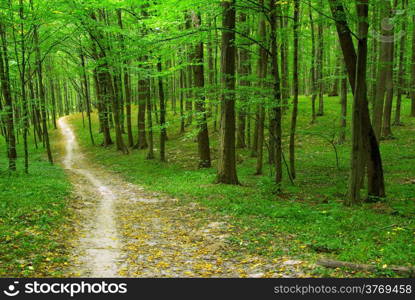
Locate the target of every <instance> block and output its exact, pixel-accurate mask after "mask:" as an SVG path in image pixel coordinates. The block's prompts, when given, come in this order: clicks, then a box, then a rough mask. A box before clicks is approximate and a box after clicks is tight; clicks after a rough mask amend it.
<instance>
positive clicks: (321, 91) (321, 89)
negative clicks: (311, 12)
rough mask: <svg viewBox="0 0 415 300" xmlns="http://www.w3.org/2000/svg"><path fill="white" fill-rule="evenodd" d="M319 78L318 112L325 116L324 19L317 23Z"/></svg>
mask: <svg viewBox="0 0 415 300" xmlns="http://www.w3.org/2000/svg"><path fill="white" fill-rule="evenodd" d="M320 7H321V8H323V0H320ZM317 36H318V38H317V40H318V46H317V74H318V77H317V80H318V112H317V116H324V82H323V79H324V72H323V67H324V28H323V23H322V20H319V22H318V25H317Z"/></svg>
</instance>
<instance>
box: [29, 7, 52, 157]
mask: <svg viewBox="0 0 415 300" xmlns="http://www.w3.org/2000/svg"><path fill="white" fill-rule="evenodd" d="M31 1H32V0H31ZM32 5H33V4H32ZM33 38H34V43H35V52H36V66H37V77H38V81H39V98H40V101H41V115H42V124H43V128H42V132H43V141H44V143H45V146H46V151H47V155H48V160H49V162H50V163H51V164H53V157H52V150H51V147H50V142H49V133H48V125H47V116H46V96H45V87H44V85H43V71H42V60H41V57H42V55H41V53H40V46H39V36H38V26H35V27H34V32H33Z"/></svg>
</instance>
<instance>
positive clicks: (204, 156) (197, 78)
mask: <svg viewBox="0 0 415 300" xmlns="http://www.w3.org/2000/svg"><path fill="white" fill-rule="evenodd" d="M192 20H193V27H195V28H199V27H200V26H201V23H202V20H201V17H200V14H195V13H194V12H193V15H192ZM203 63H204V60H203V42H198V43H197V44H196V47H195V53H194V66H193V76H194V83H195V87H196V88H197V89H198V90H197V92H196V95H197V96H196V97H197V100H196V103H195V107H196V111H197V126H198V134H197V143H198V150H199V168H210V167H211V162H210V147H209V132H208V125H207V118H206V108H205V99H206V97H205V74H204V66H203Z"/></svg>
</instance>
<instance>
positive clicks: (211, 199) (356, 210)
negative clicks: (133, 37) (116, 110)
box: [72, 97, 415, 276]
mask: <svg viewBox="0 0 415 300" xmlns="http://www.w3.org/2000/svg"><path fill="white" fill-rule="evenodd" d="M350 101H351V100H350ZM338 103H339V100H338V98H326V103H325V104H326V116H324V117H320V118H318V120H317V123H316V124H314V125H310V118H309V115H310V113H309V111H310V107H309V106H310V105H309V99H308V98H307V97H301V99H300V109H299V116H300V119H299V127H298V137H297V158H298V159H297V173H298V174H297V175H298V178H297V180H296V182H295V186H293V185H292V184H291V183H290V182H289V180H288V179H287V174H285V181H284V183H283V193H282V194H276V193H275V185H274V183H273V174H272V173H273V172H272V168H271V167H270V166H269V165H267V164H265V165H264V176H254V175H253V173H254V170H255V159H253V158H250V157H249V151H248V150H242V151H238V160H239V164H238V176H239V179H240V181H241V183H242V184H243V185H242V186H228V185H218V184H214V180H215V169H214V168H212V169H209V170H198V169H197V168H196V166H197V144H196V143H195V139H194V131H192V129H191V128H189V129H188V133H186V134H185V135H184V136H181V135H179V134H178V126H179V124H178V123H179V122H178V120H177V116H176V117H175V116H173V115H172V114H170V115H169V116H168V120H170V122H169V127H168V136H169V141H168V143H167V158H168V160H169V162H168V163H160V162H159V161H157V160H154V161H148V160H146V159H145V156H146V151H132V152H131V154H130V155H127V156H125V155H122V154H121V153H118V152H116V151H115V150H114V148H113V147H109V148H102V147H100V146H91V144H90V141H89V135H88V131H87V130H86V129H84V128H83V125H82V120H81V118H80V116H77V117H75V118H73V121H72V122H73V124H74V125H75V126H76V129H77V133H78V136H79V139H80V143H81V146H82V147H83V148H84V149H85V151H86V152H88V154H89V155H90V156H91V157H92V158H93V159H94V160H95V161H96V162H98V163H100V164H102V165H104V166H106V167H107V168H109V169H111V170H113V171H115V172H119V173H121V174H122V175H123V176H124V177H125V178H126V179H127V180H129V181H131V182H133V183H137V184H140V185H142V186H144V187H146V188H147V189H149V190H153V191H160V192H165V193H167V194H169V195H171V196H173V197H176V198H178V199H180V200H182V201H193V202H199V203H201V204H203V205H205V206H206V207H209V208H210V209H211V211H212V212H214V213H219V214H226V215H229V216H231V219H230V222H232V223H233V225H235V226H236V227H237V228H238V229H239V230H238V233H237V234H235V235H234V236H232V237H231V241H232V243H233V244H234V245H235V249H237V248H240V247H243V248H244V249H245V250H247V251H250V252H252V253H258V254H262V255H267V256H270V257H277V256H279V255H282V254H284V255H292V256H297V257H301V258H305V259H309V260H311V261H313V260H315V259H317V258H318V257H329V258H335V259H339V260H344V261H350V262H358V263H371V264H376V265H377V266H379V267H380V268H381V267H382V266H384V265H413V264H414V258H415V243H414V238H415V222H414V216H415V185H414V184H412V183H411V180H412V181H413V180H414V179H415V170H414V165H415V164H414V162H415V153H414V148H413V145H414V140H415V135H414V133H415V120H414V119H410V118H409V117H407V116H408V111H409V100H408V99H405V100H404V103H403V106H404V111H403V117H402V120H403V122H404V123H405V125H406V126H405V127H394V128H393V132H394V134H395V137H396V139H395V140H390V141H384V142H382V149H381V151H382V155H383V159H384V168H385V178H386V185H387V193H388V198H387V199H386V200H385V201H384V202H382V203H377V204H364V205H361V206H357V207H352V208H348V207H345V206H344V205H343V200H344V198H345V197H346V193H347V180H348V174H349V172H348V169H349V157H350V144H349V143H346V144H344V145H337V148H338V151H339V168H337V166H336V159H335V154H334V151H333V149H332V147H331V146H330V143H329V142H328V140H330V139H331V138H332V136H333V135H335V134H336V133H337V132H338V126H337V124H338V121H339V118H338V114H339V110H340V107H339V106H340V105H339V104H338ZM349 111H351V108H349ZM133 115H134V116H135V115H136V113H135V111H134V113H133ZM288 119H289V117H288V115H287V116H285V123H284V128H285V132H286V133H287V130H288V128H289V127H288V125H289V123H288ZM133 124H136V120H135V119H134V120H133ZM348 124H350V116H349V121H348ZM349 131H350V130H349ZM94 132H95V140H96V141H98V142H100V141H101V140H102V138H101V137H100V135H99V134H98V133H97V120H96V116H95V115H94ZM210 132H211V146H212V156H213V158H214V161H213V162H214V164H215V163H216V156H217V155H216V148H217V135H216V134H212V130H211V126H210ZM348 134H349V132H348ZM135 136H136V135H135ZM348 138H350V136H348ZM155 142H156V148H157V147H158V145H157V142H158V133H156V134H155ZM284 145H285V147H287V145H288V141H287V138H286V137H285V139H284ZM286 150H287V149H286ZM286 153H288V151H286ZM157 154H158V152H157V151H156V155H157ZM384 267H385V266H384ZM315 272H316V274H318V275H320V276H321V275H327V274H329V275H331V276H371V275H369V274H363V275H362V273H357V274H352V273H341V272H340V273H338V271H334V272H329V273H327V272H328V271H327V270H323V269H316V271H315ZM380 275H384V276H394V274H392V273H390V272H388V271H387V268H386V269H384V270H383V271H380V272H379V273H377V274H375V276H380Z"/></svg>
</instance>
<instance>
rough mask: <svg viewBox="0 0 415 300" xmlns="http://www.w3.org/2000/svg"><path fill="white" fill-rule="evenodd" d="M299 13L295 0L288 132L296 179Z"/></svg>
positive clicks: (293, 172)
mask: <svg viewBox="0 0 415 300" xmlns="http://www.w3.org/2000/svg"><path fill="white" fill-rule="evenodd" d="M299 13H300V2H299V0H295V2H294V46H293V49H294V55H293V76H294V79H293V85H294V98H293V111H292V115H291V131H290V173H291V176H292V178H296V170H295V131H296V128H297V115H298V94H299V82H298V43H299V32H298V31H299Z"/></svg>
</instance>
